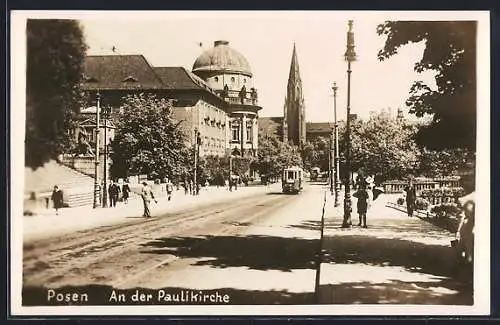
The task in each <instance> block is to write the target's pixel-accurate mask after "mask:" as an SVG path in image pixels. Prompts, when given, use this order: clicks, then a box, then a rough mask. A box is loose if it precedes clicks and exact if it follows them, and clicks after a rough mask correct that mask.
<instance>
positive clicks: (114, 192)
mask: <svg viewBox="0 0 500 325" xmlns="http://www.w3.org/2000/svg"><path fill="white" fill-rule="evenodd" d="M108 193H109V202H110V207H116V201H118V195H119V194H120V187H119V186H118V185H117V184H116V183H114V182H113V181H110V184H109V188H108Z"/></svg>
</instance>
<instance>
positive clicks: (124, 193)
mask: <svg viewBox="0 0 500 325" xmlns="http://www.w3.org/2000/svg"><path fill="white" fill-rule="evenodd" d="M129 193H130V186H129V185H128V180H125V183H123V185H122V199H123V202H124V203H125V204H128V196H129Z"/></svg>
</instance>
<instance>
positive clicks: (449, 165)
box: [419, 149, 475, 177]
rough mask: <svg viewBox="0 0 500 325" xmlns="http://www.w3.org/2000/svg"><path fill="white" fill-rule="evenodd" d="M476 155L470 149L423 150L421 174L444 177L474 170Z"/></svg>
mask: <svg viewBox="0 0 500 325" xmlns="http://www.w3.org/2000/svg"><path fill="white" fill-rule="evenodd" d="M474 165H475V154H474V153H473V152H471V151H470V150H468V149H443V150H440V151H431V150H427V149H423V150H422V155H421V158H420V167H419V174H420V175H423V176H426V177H443V176H447V175H453V174H455V175H456V174H459V173H462V172H464V171H469V170H474Z"/></svg>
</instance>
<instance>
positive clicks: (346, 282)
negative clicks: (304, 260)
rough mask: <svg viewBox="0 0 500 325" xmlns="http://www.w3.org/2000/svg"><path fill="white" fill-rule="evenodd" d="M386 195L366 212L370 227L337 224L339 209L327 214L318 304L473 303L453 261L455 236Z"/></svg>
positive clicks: (468, 282)
mask: <svg viewBox="0 0 500 325" xmlns="http://www.w3.org/2000/svg"><path fill="white" fill-rule="evenodd" d="M387 199H388V198H387V196H384V195H382V196H381V197H380V199H377V200H376V201H375V202H374V204H373V206H372V207H371V209H370V210H369V211H368V214H367V223H368V229H363V228H360V227H357V226H354V227H353V228H352V229H341V228H339V226H340V225H341V224H342V218H341V216H342V213H343V212H338V213H334V214H330V215H329V216H328V222H327V224H326V227H325V228H326V229H325V243H324V251H325V253H324V254H325V256H324V259H323V264H322V269H321V275H322V276H321V289H320V294H319V296H320V302H321V303H328V304H429V305H441V304H443V305H447V304H451V305H471V304H472V274H468V273H467V271H466V270H464V269H463V268H458V267H457V265H456V262H455V260H454V252H453V249H452V248H451V247H450V241H451V240H452V239H453V238H454V234H452V233H450V232H448V231H446V230H444V229H441V228H438V227H436V226H434V225H432V224H430V223H428V222H426V221H423V220H421V219H419V218H417V217H413V218H409V217H408V216H407V215H406V214H405V213H403V212H401V211H398V210H394V209H391V208H388V207H386V206H385V203H386V201H387ZM354 202H355V201H354ZM354 207H355V205H354ZM355 212H356V209H354V211H353V213H352V221H353V225H357V223H358V216H357V214H356V213H355Z"/></svg>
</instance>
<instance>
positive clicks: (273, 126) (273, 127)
mask: <svg viewBox="0 0 500 325" xmlns="http://www.w3.org/2000/svg"><path fill="white" fill-rule="evenodd" d="M282 123H283V117H282V116H274V117H261V116H259V129H262V130H265V131H266V133H274V134H277V133H278V132H279V131H280V128H281V124H282Z"/></svg>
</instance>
